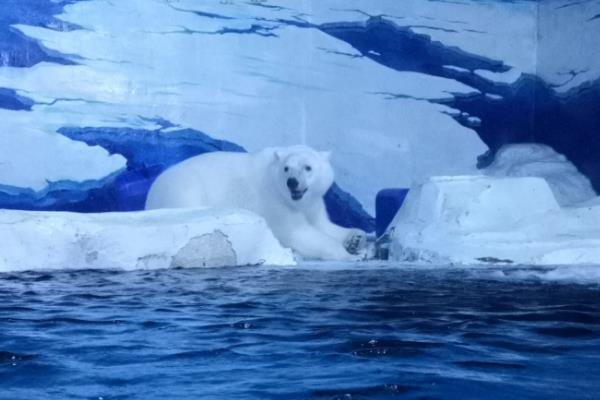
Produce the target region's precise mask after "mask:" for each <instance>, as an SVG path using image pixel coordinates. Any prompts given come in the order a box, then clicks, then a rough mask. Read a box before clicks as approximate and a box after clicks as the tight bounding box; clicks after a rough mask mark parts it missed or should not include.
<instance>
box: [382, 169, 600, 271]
mask: <svg viewBox="0 0 600 400" xmlns="http://www.w3.org/2000/svg"><path fill="white" fill-rule="evenodd" d="M391 227H392V229H391V231H390V236H391V239H392V243H391V247H390V256H391V258H392V259H393V260H396V261H410V262H422V263H455V264H485V263H496V264H509V265H516V264H527V265H564V264H600V206H597V205H596V206H587V207H579V208H561V207H560V206H559V205H558V203H557V201H556V199H555V198H554V195H553V194H552V190H551V189H550V188H549V186H548V184H547V183H546V181H545V180H544V179H542V178H535V177H521V178H493V177H484V176H472V177H471V176H459V177H435V178H431V179H430V180H429V181H428V182H426V183H425V184H424V185H422V186H420V187H417V188H413V189H412V190H411V191H410V192H409V195H408V197H407V199H406V202H405V204H404V206H403V207H402V209H401V210H400V212H399V213H398V215H396V217H395V219H394V221H393V222H392V224H391Z"/></svg>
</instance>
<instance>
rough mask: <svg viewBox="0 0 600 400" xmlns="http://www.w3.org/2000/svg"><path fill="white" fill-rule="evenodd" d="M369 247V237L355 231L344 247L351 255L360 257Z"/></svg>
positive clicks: (349, 236)
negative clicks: (367, 246)
mask: <svg viewBox="0 0 600 400" xmlns="http://www.w3.org/2000/svg"><path fill="white" fill-rule="evenodd" d="M366 245H367V237H366V236H365V234H364V233H363V232H360V231H355V232H352V233H351V234H350V235H348V238H347V239H346V241H345V242H344V247H345V248H346V250H347V251H348V253H350V254H354V255H359V254H360V253H361V252H362V251H363V250H364V248H365V247H366Z"/></svg>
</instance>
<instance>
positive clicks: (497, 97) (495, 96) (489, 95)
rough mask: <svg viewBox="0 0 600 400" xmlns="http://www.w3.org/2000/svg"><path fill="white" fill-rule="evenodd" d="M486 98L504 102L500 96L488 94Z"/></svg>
mask: <svg viewBox="0 0 600 400" xmlns="http://www.w3.org/2000/svg"><path fill="white" fill-rule="evenodd" d="M485 97H487V98H488V99H490V100H502V99H503V98H504V97H502V96H500V95H499V94H493V93H486V94H485Z"/></svg>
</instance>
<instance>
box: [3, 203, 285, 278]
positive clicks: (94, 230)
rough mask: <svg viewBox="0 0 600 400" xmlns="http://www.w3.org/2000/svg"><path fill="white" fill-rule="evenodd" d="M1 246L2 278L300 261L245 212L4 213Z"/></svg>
mask: <svg viewBox="0 0 600 400" xmlns="http://www.w3.org/2000/svg"><path fill="white" fill-rule="evenodd" d="M0 240H1V241H2V243H3V245H2V249H1V250H0V271H2V272H5V271H16V270H29V269H66V268H68V269H82V268H119V269H156V268H170V267H218V266H227V265H229V266H234V265H250V264H274V265H292V264H294V263H295V261H294V258H293V256H292V253H291V251H290V250H288V249H284V248H282V247H281V245H280V244H279V242H278V241H277V239H275V237H274V236H273V234H272V233H271V230H270V229H269V228H268V226H267V224H266V223H265V221H264V220H263V219H262V218H260V217H258V216H257V215H255V214H252V213H250V212H247V211H241V210H240V211H231V210H210V209H205V210H155V211H144V212H130V213H101V214H79V213H66V212H39V211H36V212H30V211H12V210H0Z"/></svg>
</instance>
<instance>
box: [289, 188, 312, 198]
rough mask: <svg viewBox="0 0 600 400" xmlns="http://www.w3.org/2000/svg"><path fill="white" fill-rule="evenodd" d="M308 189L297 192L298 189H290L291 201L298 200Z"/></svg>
mask: <svg viewBox="0 0 600 400" xmlns="http://www.w3.org/2000/svg"><path fill="white" fill-rule="evenodd" d="M307 190H308V189H304V190H299V189H290V193H291V195H292V200H300V199H301V198H302V196H304V193H306V191H307Z"/></svg>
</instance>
